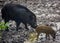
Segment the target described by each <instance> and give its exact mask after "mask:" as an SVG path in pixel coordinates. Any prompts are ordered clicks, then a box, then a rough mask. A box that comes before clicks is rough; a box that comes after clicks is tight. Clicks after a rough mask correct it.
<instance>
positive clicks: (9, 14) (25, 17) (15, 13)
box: [1, 3, 37, 30]
mask: <svg viewBox="0 0 60 43" xmlns="http://www.w3.org/2000/svg"><path fill="white" fill-rule="evenodd" d="M1 13H2V19H4V21H5V23H6V22H8V21H9V20H14V21H15V22H16V26H17V30H18V26H19V24H20V23H21V22H22V23H23V24H24V25H25V28H26V29H28V27H27V24H29V25H31V27H33V28H35V27H36V26H37V23H36V16H35V14H34V13H32V12H31V11H30V10H29V9H28V8H26V7H25V6H22V5H19V4H10V3H9V4H6V5H5V6H4V7H3V8H2V9H1Z"/></svg>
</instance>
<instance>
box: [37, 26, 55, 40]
mask: <svg viewBox="0 0 60 43" xmlns="http://www.w3.org/2000/svg"><path fill="white" fill-rule="evenodd" d="M36 32H37V33H38V35H37V38H38V36H39V34H40V33H46V38H47V37H49V35H51V36H52V38H53V40H54V39H55V37H56V32H55V31H54V30H53V29H52V27H50V26H46V25H39V26H37V28H36Z"/></svg>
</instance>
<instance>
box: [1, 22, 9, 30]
mask: <svg viewBox="0 0 60 43" xmlns="http://www.w3.org/2000/svg"><path fill="white" fill-rule="evenodd" d="M8 24H9V23H8V22H7V23H6V24H5V22H0V30H5V29H7V28H8V27H9V25H8Z"/></svg>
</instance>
